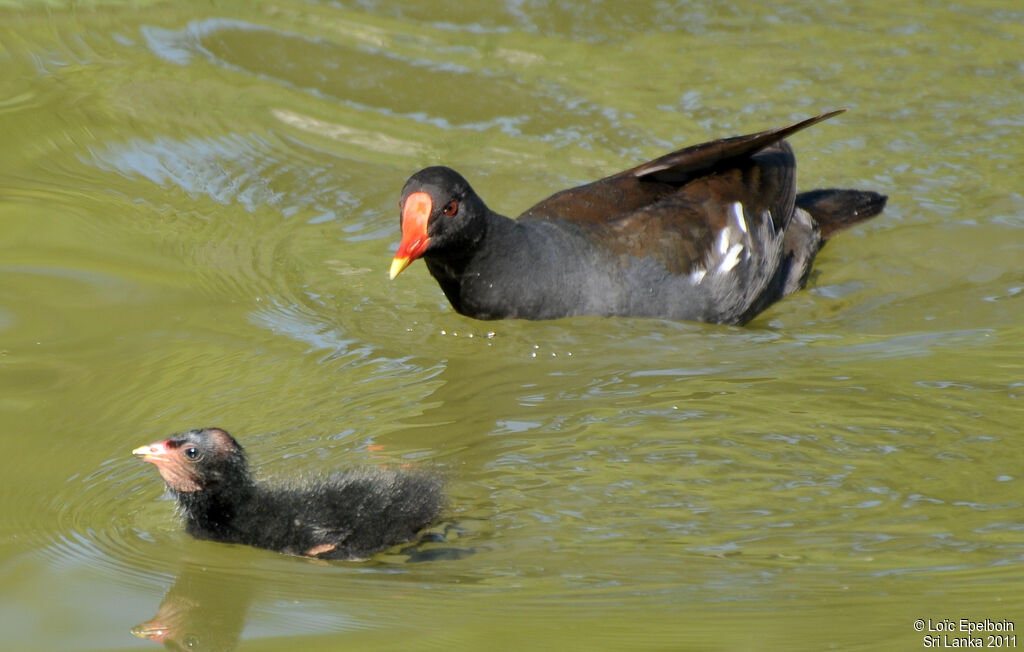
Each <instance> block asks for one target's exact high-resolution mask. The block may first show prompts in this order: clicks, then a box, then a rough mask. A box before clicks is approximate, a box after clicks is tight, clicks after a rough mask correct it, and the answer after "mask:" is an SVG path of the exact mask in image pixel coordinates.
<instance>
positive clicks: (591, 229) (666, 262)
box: [391, 109, 886, 324]
mask: <svg viewBox="0 0 1024 652" xmlns="http://www.w3.org/2000/svg"><path fill="white" fill-rule="evenodd" d="M843 110H844V109H840V110H838V111H831V112H829V113H823V114H821V115H818V116H815V117H813V118H808V119H807V120H803V121H800V122H797V123H795V124H792V125H789V126H787V127H781V128H778V129H772V130H769V131H763V132H760V133H756V134H751V135H747V136H737V137H734V138H724V139H722V140H716V141H712V142H709V143H704V144H701V145H695V146H693V147H687V148H686V149H681V150H678V151H676V152H672V153H671V154H666V155H665V156H662V157H661V158H657V159H654V160H653V161H649V162H647V163H644V164H643V165H640V166H638V167H635V168H632V169H629V170H626V171H624V172H619V173H618V174H614V175H612V176H610V177H606V178H604V179H601V180H599V181H595V182H593V183H589V184H586V185H583V186H579V187H576V188H570V189H568V190H563V191H561V192H558V193H555V194H554V195H552V196H551V197H548V198H547V199H545V200H544V201H542V202H540V203H539V204H537V205H536V206H534V207H533V208H531V209H529V210H527V211H526V212H525V213H523V214H522V215H520V216H519V219H517V220H511V219H509V218H507V217H504V216H502V215H499V214H497V213H495V212H493V211H491V210H490V209H489V208H488V207H487V205H486V204H484V202H483V200H482V199H480V197H479V196H478V195H477V194H476V193H475V192H474V191H473V189H472V188H471V187H470V185H469V183H467V182H466V180H465V179H464V178H462V176H461V175H459V173H457V172H455V171H454V170H452V169H450V168H446V167H440V166H436V167H428V168H425V169H423V170H420V171H419V172H417V173H416V174H414V175H413V176H412V177H411V178H410V179H409V180H408V181H407V182H406V184H405V187H404V188H403V190H402V200H401V204H400V205H401V225H402V241H401V244H399V247H398V252H397V254H396V255H395V258H394V260H393V261H392V263H391V278H392V279H394V278H395V277H396V276H398V274H399V273H401V271H402V270H403V269H405V268H406V267H407V266H408V265H409V263H411V262H412V261H413V260H415V259H417V258H420V257H422V258H423V259H424V260H425V261H426V263H427V269H429V270H430V273H431V274H432V275H433V276H434V278H435V279H437V282H438V283H439V284H440V285H441V289H442V290H443V291H444V293H445V296H447V297H448V300H449V301H450V302H451V304H452V306H453V307H454V308H455V310H457V311H458V312H460V313H462V314H464V315H468V316H470V317H475V318H477V319H506V318H523V319H554V318H557V317H566V316H570V315H606V316H611V315H619V316H628V315H632V316H642V317H662V318H669V319H683V320H693V321H705V322H712V323H721V324H743V323H746V322H747V321H749V320H750V319H752V318H753V317H754V316H755V315H757V314H758V313H759V312H761V311H762V310H764V309H765V308H766V307H767V306H768V305H770V304H771V303H773V302H775V301H776V300H778V299H780V298H781V297H783V296H785V295H787V294H790V293H791V292H795V291H796V290H798V289H800V288H801V287H803V285H804V283H805V282H806V280H807V276H808V273H809V272H810V268H811V263H812V261H813V260H814V256H815V254H817V253H818V250H819V249H820V248H821V246H822V244H823V243H824V242H825V241H826V240H827V239H829V238H830V237H831V236H832V235H834V234H835V233H836V232H837V231H839V230H841V229H843V228H846V227H848V226H850V225H852V224H855V223H857V222H860V221H862V220H866V219H868V218H870V217H873V216H875V215H877V214H878V213H879V212H881V210H882V208H883V207H884V206H885V201H886V197H885V196H884V195H880V194H878V193H874V192H869V191H861V190H837V189H829V190H813V191H810V192H804V193H801V194H797V193H796V159H795V158H794V156H793V150H792V149H791V148H790V146H789V144H788V143H786V141H785V140H783V139H784V138H786V137H787V136H789V135H790V134H792V133H795V132H797V131H799V130H801V129H804V128H806V127H809V126H811V125H813V124H815V123H818V122H821V121H822V120H825V119H827V118H831V117H832V116H834V115H836V114H838V113H841V112H842V111H843Z"/></svg>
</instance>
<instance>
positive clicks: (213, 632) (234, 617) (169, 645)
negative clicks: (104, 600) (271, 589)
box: [131, 565, 254, 651]
mask: <svg viewBox="0 0 1024 652" xmlns="http://www.w3.org/2000/svg"><path fill="white" fill-rule="evenodd" d="M253 593H254V587H253V585H252V583H251V580H250V579H249V578H248V577H245V576H239V575H226V574H223V573H216V572H211V571H208V570H204V569H203V568H200V567H198V566H192V565H189V566H186V567H185V568H184V569H183V570H182V571H181V573H180V574H179V575H178V578H177V579H176V580H175V582H174V585H173V586H171V588H170V589H169V590H168V591H167V594H166V595H164V599H163V601H162V602H161V603H160V608H159V609H157V611H156V615H155V616H153V617H152V618H151V619H149V620H147V621H146V622H144V623H140V624H138V625H136V626H135V627H132V630H131V631H132V634H134V635H135V636H138V637H139V638H145V639H149V640H150V641H155V642H157V643H162V644H163V645H164V647H165V648H166V649H168V650H189V651H196V650H233V649H235V648H236V647H237V646H238V639H239V637H240V636H241V634H242V627H243V626H244V625H245V617H246V614H247V613H248V611H249V606H250V605H251V604H252V600H253Z"/></svg>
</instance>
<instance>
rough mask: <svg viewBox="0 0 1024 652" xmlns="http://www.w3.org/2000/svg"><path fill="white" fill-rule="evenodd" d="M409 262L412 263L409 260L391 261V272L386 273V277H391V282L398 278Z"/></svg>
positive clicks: (398, 259)
mask: <svg viewBox="0 0 1024 652" xmlns="http://www.w3.org/2000/svg"><path fill="white" fill-rule="evenodd" d="M410 262H412V261H411V260H409V259H408V258H397V257H396V258H395V259H394V260H392V261H391V271H390V272H388V276H390V277H391V280H392V281H393V280H395V277H396V276H398V275H399V274H401V273H402V270H403V269H405V268H406V267H408V266H409V263H410Z"/></svg>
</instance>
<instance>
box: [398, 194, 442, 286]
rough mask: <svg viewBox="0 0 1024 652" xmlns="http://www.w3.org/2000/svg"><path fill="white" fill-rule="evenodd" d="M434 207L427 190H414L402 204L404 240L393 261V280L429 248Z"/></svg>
mask: <svg viewBox="0 0 1024 652" xmlns="http://www.w3.org/2000/svg"><path fill="white" fill-rule="evenodd" d="M433 208H434V201H433V200H432V199H431V198H430V195H428V194H427V193H425V192H414V193H412V194H410V195H409V196H408V197H406V198H405V204H403V205H402V242H400V243H399V245H398V252H397V253H395V258H394V260H392V261H391V272H390V276H391V280H394V279H395V277H396V276H398V275H399V274H401V273H402V270H403V269H405V268H406V267H408V266H409V263H411V262H412V261H414V260H416V259H417V258H419V257H420V256H422V255H423V252H424V251H426V250H427V245H429V244H430V238H429V237H427V222H428V221H429V220H430V211H431V210H433Z"/></svg>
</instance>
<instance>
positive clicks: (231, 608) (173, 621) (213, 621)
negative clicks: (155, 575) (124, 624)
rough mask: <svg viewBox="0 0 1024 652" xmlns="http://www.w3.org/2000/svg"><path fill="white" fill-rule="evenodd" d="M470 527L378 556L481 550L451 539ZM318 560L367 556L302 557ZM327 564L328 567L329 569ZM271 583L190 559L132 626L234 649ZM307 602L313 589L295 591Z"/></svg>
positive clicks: (177, 642) (171, 641)
mask: <svg viewBox="0 0 1024 652" xmlns="http://www.w3.org/2000/svg"><path fill="white" fill-rule="evenodd" d="M464 534H465V532H464V531H463V530H462V529H461V528H460V527H458V526H457V525H452V524H448V525H445V526H444V527H443V529H435V530H433V531H430V532H427V533H426V534H425V535H424V536H423V537H421V539H420V540H418V541H416V542H415V543H413V544H411V545H407V546H405V547H403V548H401V549H400V550H398V551H397V553H396V554H395V555H392V556H390V557H389V556H386V555H384V556H381V557H378V562H377V563H381V564H388V563H389V562H391V561H398V562H399V563H425V562H438V561H455V560H459V559H463V558H465V557H468V556H470V555H473V554H475V553H476V552H477V549H476V548H473V547H460V546H457V545H452V541H453V540H456V539H458V538H459V537H461V536H463V535H464ZM302 561H304V562H305V563H307V564H310V565H313V566H324V567H328V566H359V565H361V564H362V562H342V563H331V562H325V561H320V560H302ZM325 570H326V569H325ZM280 588H281V587H280V586H279V585H276V584H275V586H273V587H272V588H271V587H270V583H268V582H267V580H266V579H265V578H263V576H262V575H257V574H255V573H252V572H232V571H229V570H227V569H224V568H212V567H210V566H209V565H208V564H199V563H195V562H191V561H188V562H185V563H184V564H183V565H182V567H181V569H180V570H179V572H178V576H177V578H176V579H175V580H174V584H172V585H171V588H169V589H168V590H167V593H166V594H164V598H163V600H162V601H161V602H160V606H159V607H158V608H157V611H156V614H155V615H154V616H153V617H152V618H150V619H149V620H147V621H145V622H142V623H139V624H138V625H135V626H134V627H132V628H131V633H132V634H133V635H134V636H137V637H138V638H141V639H146V640H150V641H153V642H155V643H160V644H162V645H163V646H164V648H166V649H168V650H189V651H190V652H195V651H197V650H200V651H201V650H234V649H235V648H237V647H238V643H239V641H240V640H241V636H242V631H243V629H244V628H245V624H246V620H247V618H248V615H249V611H250V608H251V607H252V605H253V604H254V602H255V601H256V598H257V597H259V596H260V595H261V594H263V593H272V592H273V591H275V590H277V591H279V590H280ZM296 597H297V599H298V600H299V602H306V601H308V599H309V598H310V595H309V594H306V595H303V596H296Z"/></svg>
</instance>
